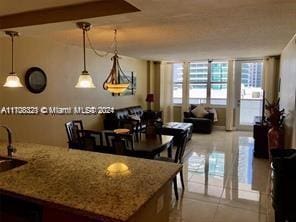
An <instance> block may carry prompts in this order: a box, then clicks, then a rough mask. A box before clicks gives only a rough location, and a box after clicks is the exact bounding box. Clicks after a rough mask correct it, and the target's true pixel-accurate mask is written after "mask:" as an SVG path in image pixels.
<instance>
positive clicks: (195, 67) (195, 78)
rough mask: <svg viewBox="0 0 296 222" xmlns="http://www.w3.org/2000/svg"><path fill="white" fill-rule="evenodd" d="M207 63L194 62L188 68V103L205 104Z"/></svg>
mask: <svg viewBox="0 0 296 222" xmlns="http://www.w3.org/2000/svg"><path fill="white" fill-rule="evenodd" d="M207 84H208V62H194V63H190V66H189V103H190V104H200V103H207Z"/></svg>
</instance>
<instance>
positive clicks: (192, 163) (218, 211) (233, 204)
mask: <svg viewBox="0 0 296 222" xmlns="http://www.w3.org/2000/svg"><path fill="white" fill-rule="evenodd" d="M253 147H254V140H253V138H252V133H250V132H225V131H217V130H214V131H213V133H212V134H193V136H192V140H191V141H190V142H189V143H188V144H187V148H186V151H187V152H186V157H185V158H184V165H183V173H184V183H185V191H184V192H182V191H183V190H182V188H181V181H180V177H179V176H178V178H177V180H178V191H179V195H180V197H181V200H179V201H178V202H176V204H175V205H174V207H173V209H172V212H171V217H170V221H171V222H191V221H194V222H195V221H196V222H213V221H215V222H219V221H223V222H232V221H235V222H237V221H239V222H244V221H248V222H256V221H260V222H261V221H264V222H265V221H266V222H274V221H273V209H272V207H271V205H270V203H269V202H268V193H269V189H270V188H269V174H270V170H269V162H268V161H267V160H262V159H254V158H253ZM173 199H174V198H173ZM218 206H219V208H218ZM214 217H215V218H214ZM214 219H215V220H214Z"/></svg>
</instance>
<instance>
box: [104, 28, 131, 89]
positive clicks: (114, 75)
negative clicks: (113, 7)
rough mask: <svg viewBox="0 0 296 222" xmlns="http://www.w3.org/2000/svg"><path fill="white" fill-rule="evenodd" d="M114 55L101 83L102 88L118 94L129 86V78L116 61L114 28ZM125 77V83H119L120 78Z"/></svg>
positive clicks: (115, 33)
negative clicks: (110, 66) (109, 68)
mask: <svg viewBox="0 0 296 222" xmlns="http://www.w3.org/2000/svg"><path fill="white" fill-rule="evenodd" d="M114 47H115V49H114V56H113V57H112V60H113V65H112V68H111V71H110V73H109V75H108V76H107V79H106V80H105V82H104V84H103V88H104V89H105V90H107V91H109V92H111V93H115V94H120V93H123V92H124V91H125V90H126V89H127V88H128V87H129V82H130V81H129V80H128V78H127V77H126V75H125V74H124V72H123V71H122V69H121V67H120V65H119V62H118V59H119V58H118V55H117V53H118V50H117V30H114ZM124 78H125V79H126V80H127V83H126V82H124V83H121V81H122V79H124Z"/></svg>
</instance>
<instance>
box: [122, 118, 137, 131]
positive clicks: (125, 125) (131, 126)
mask: <svg viewBox="0 0 296 222" xmlns="http://www.w3.org/2000/svg"><path fill="white" fill-rule="evenodd" d="M119 126H120V128H124V129H129V131H130V132H129V133H130V134H133V133H134V131H135V130H134V127H136V124H135V123H134V122H133V121H129V120H121V121H120V124H119Z"/></svg>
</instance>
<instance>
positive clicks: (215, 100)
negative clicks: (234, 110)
mask: <svg viewBox="0 0 296 222" xmlns="http://www.w3.org/2000/svg"><path fill="white" fill-rule="evenodd" d="M210 76H211V82H210V87H211V91H210V104H211V105H226V104H227V77H228V62H212V63H211V73H210Z"/></svg>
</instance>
